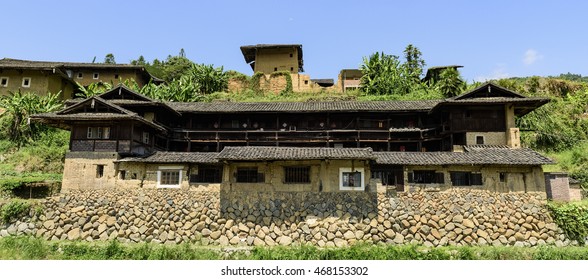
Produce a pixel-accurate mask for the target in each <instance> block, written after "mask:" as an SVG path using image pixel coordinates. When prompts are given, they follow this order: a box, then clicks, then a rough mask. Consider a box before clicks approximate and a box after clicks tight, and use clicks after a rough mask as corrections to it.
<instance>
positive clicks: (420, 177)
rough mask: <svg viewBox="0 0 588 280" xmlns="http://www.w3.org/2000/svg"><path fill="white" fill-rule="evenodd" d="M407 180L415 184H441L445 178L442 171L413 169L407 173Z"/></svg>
mask: <svg viewBox="0 0 588 280" xmlns="http://www.w3.org/2000/svg"><path fill="white" fill-rule="evenodd" d="M408 182H409V183H417V184H443V183H444V182H445V178H444V175H443V173H442V172H435V171H434V170H415V171H413V172H409V173H408Z"/></svg>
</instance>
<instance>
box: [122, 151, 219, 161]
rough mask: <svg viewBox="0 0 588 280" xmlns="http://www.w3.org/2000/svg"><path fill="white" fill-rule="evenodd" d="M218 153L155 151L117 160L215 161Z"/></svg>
mask: <svg viewBox="0 0 588 280" xmlns="http://www.w3.org/2000/svg"><path fill="white" fill-rule="evenodd" d="M217 155H218V153H195V152H155V153H154V154H152V155H149V156H147V157H128V158H123V159H120V160H118V161H117V162H146V163H175V162H177V163H217V162H218V160H217V159H216V156H217Z"/></svg>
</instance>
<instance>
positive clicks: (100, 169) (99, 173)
mask: <svg viewBox="0 0 588 280" xmlns="http://www.w3.org/2000/svg"><path fill="white" fill-rule="evenodd" d="M103 176H104V165H101V164H99V165H96V178H102V177H103Z"/></svg>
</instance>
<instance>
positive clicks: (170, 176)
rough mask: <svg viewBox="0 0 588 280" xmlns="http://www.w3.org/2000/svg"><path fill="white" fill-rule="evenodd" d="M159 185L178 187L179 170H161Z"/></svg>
mask: <svg viewBox="0 0 588 280" xmlns="http://www.w3.org/2000/svg"><path fill="white" fill-rule="evenodd" d="M160 172H161V178H160V180H159V184H160V185H179V184H180V170H162V171H160Z"/></svg>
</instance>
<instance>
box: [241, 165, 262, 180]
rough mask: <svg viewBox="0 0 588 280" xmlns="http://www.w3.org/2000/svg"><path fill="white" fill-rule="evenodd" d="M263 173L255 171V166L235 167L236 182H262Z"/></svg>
mask: <svg viewBox="0 0 588 280" xmlns="http://www.w3.org/2000/svg"><path fill="white" fill-rule="evenodd" d="M264 181H265V175H264V174H263V173H258V172H257V167H241V168H237V183H258V182H264Z"/></svg>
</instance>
